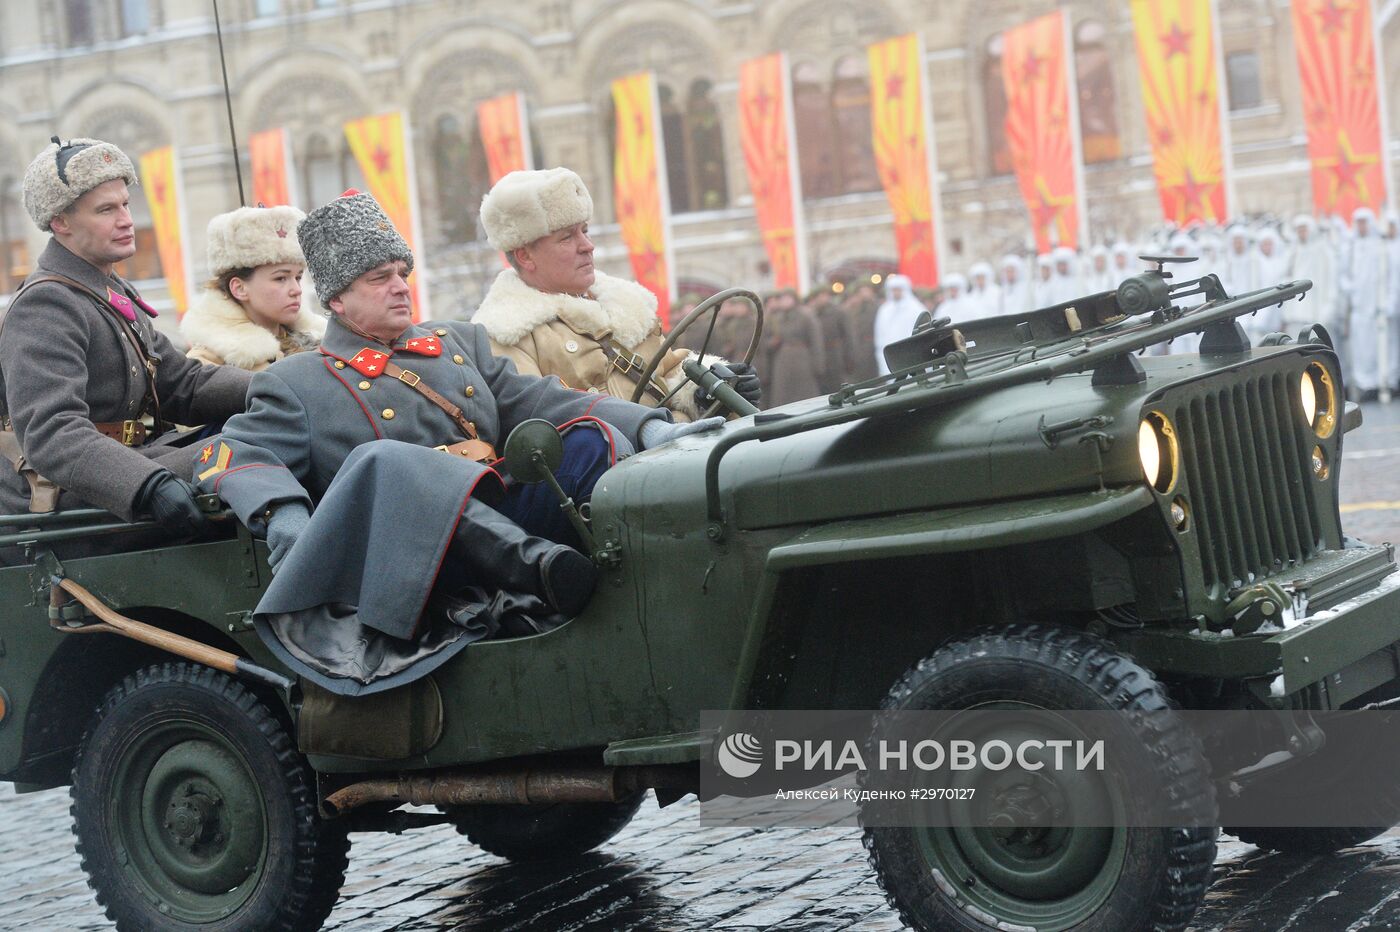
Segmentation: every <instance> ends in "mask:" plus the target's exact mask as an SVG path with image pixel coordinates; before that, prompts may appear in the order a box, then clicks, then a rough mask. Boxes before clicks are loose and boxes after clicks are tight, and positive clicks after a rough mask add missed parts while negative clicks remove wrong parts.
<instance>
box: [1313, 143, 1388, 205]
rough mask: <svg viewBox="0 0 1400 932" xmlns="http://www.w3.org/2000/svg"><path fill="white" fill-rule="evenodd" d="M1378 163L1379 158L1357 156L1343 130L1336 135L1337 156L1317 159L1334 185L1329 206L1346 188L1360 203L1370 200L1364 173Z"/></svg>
mask: <svg viewBox="0 0 1400 932" xmlns="http://www.w3.org/2000/svg"><path fill="white" fill-rule="evenodd" d="M1378 161H1379V156H1377V155H1376V154H1374V153H1372V154H1371V155H1360V156H1359V155H1357V154H1356V153H1355V152H1354V151H1353V150H1352V148H1351V137H1349V136H1348V135H1347V133H1346V131H1345V130H1343V131H1342V132H1340V133H1338V134H1337V155H1336V157H1335V158H1327V159H1318V160H1317V165H1318V166H1319V167H1320V168H1326V169H1328V170H1329V171H1331V172H1332V176H1333V178H1334V180H1335V181H1336V184H1335V185H1334V186H1333V188H1332V197H1331V205H1332V206H1336V204H1337V201H1338V199H1339V198H1340V197H1341V196H1342V193H1343V192H1344V191H1346V190H1347V189H1348V188H1351V189H1352V190H1353V191H1355V192H1356V196H1357V199H1358V200H1360V201H1363V202H1365V201H1368V200H1370V191H1369V190H1368V188H1367V186H1366V177H1365V173H1366V170H1367V168H1368V167H1369V166H1371V165H1375V164H1376V163H1377V162H1378Z"/></svg>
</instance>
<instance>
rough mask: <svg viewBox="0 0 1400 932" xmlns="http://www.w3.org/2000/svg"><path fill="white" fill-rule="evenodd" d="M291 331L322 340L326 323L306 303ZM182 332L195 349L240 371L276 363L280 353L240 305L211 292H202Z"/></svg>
mask: <svg viewBox="0 0 1400 932" xmlns="http://www.w3.org/2000/svg"><path fill="white" fill-rule="evenodd" d="M292 329H293V330H298V331H301V332H303V333H310V334H311V335H313V336H314V337H315V338H316V339H318V340H319V339H321V337H322V335H323V334H325V332H326V320H325V318H324V317H321V316H320V315H319V314H314V313H312V311H311V308H310V307H309V306H308V305H307V304H306V303H305V302H303V303H302V306H301V313H300V314H298V315H297V319H296V323H294V324H293V325H292ZM180 332H181V333H183V334H184V335H185V339H186V340H189V341H190V344H191V345H192V346H205V347H208V348H209V349H211V350H213V351H214V353H216V354H217V355H218V356H220V357H221V358H222V359H223V360H224V362H225V363H227V364H228V365H230V366H237V367H239V368H240V369H247V368H250V367H252V366H256V365H258V364H259V363H264V362H267V361H268V360H269V359H275V358H276V357H277V354H278V352H279V351H280V349H281V347H280V346H279V345H278V343H277V337H275V336H273V335H272V334H271V333H269V332H268V331H266V330H264V329H263V328H262V327H259V326H258V325H257V324H255V323H253V322H252V321H251V320H249V319H248V315H247V314H245V313H244V312H243V308H242V307H240V306H239V304H238V302H237V301H234V300H233V299H232V298H230V297H228V295H226V294H224V293H223V292H222V291H215V290H211V289H208V288H204V289H201V290H200V293H199V296H198V297H196V298H195V300H194V303H193V304H191V305H190V309H189V310H188V311H186V312H185V317H184V319H183V320H181V321H180Z"/></svg>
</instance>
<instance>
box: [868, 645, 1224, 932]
mask: <svg viewBox="0 0 1400 932" xmlns="http://www.w3.org/2000/svg"><path fill="white" fill-rule="evenodd" d="M882 707H883V708H884V709H890V710H901V711H902V710H909V711H919V710H962V709H972V708H978V709H982V708H987V709H1000V708H1005V709H1010V710H1026V711H1034V710H1038V709H1048V710H1072V709H1079V710H1088V711H1117V712H1129V713H1153V714H1151V715H1150V716H1139V715H1131V716H1129V715H1125V716H1122V721H1123V723H1124V724H1123V725H1122V728H1123V729H1124V737H1125V740H1127V741H1128V742H1129V743H1128V745H1125V746H1138V747H1140V748H1141V751H1142V753H1141V754H1139V755H1136V758H1137V759H1136V760H1135V761H1134V762H1133V767H1134V770H1133V773H1134V774H1147V775H1149V776H1151V777H1152V778H1153V780H1155V781H1161V782H1162V783H1164V784H1166V785H1169V786H1174V787H1175V788H1176V789H1177V790H1179V792H1180V795H1179V796H1176V797H1173V799H1174V801H1173V802H1170V803H1168V804H1167V806H1168V808H1167V809H1166V810H1164V811H1165V812H1166V814H1167V816H1166V817H1168V818H1170V817H1172V816H1174V815H1175V814H1177V813H1178V812H1191V813H1193V814H1194V815H1193V817H1192V820H1191V821H1192V822H1193V824H1195V825H1197V826H1200V825H1202V824H1203V822H1214V821H1215V813H1216V809H1215V793H1214V787H1213V784H1212V783H1211V779H1210V771H1209V765H1208V764H1207V762H1206V759H1205V755H1204V753H1203V751H1202V749H1201V745H1200V742H1199V740H1198V738H1197V737H1196V735H1195V734H1194V733H1193V732H1191V731H1189V730H1188V729H1187V727H1186V726H1185V724H1184V723H1183V722H1182V721H1181V719H1180V717H1179V716H1178V715H1176V713H1175V712H1174V711H1173V708H1172V705H1171V703H1170V700H1169V699H1168V697H1167V695H1166V693H1165V691H1164V690H1163V688H1162V686H1161V685H1160V684H1159V683H1158V682H1157V681H1156V680H1155V679H1154V678H1153V677H1152V675H1151V674H1150V673H1148V672H1147V671H1146V670H1145V669H1143V668H1142V667H1141V666H1139V665H1138V664H1137V663H1135V662H1134V661H1133V660H1131V659H1129V658H1128V657H1126V656H1124V655H1123V654H1120V653H1118V652H1117V651H1116V650H1115V649H1114V647H1113V645H1112V644H1110V643H1109V642H1107V641H1104V640H1102V639H1099V638H1096V637H1092V636H1090V635H1087V634H1084V633H1081V632H1078V631H1075V630H1072V629H1066V628H1058V627H1048V626H1045V627H1042V626H1013V627H1004V628H998V629H985V630H979V631H976V632H973V633H972V634H970V635H967V636H964V637H962V638H960V639H958V640H954V641H952V642H950V643H948V644H946V645H944V646H943V647H941V648H940V649H938V650H937V651H935V652H934V653H933V654H931V655H930V656H929V657H927V658H926V659H924V660H922V661H920V662H919V663H918V664H916V665H915V666H914V667H913V668H912V669H910V670H909V671H908V672H907V673H906V674H905V675H904V676H903V678H901V679H900V680H899V681H898V682H897V683H895V685H894V687H893V688H892V689H891V690H890V692H889V694H888V696H887V697H886V699H885V701H884V702H883V704H882ZM1036 722H1044V718H1043V717H1042V718H1038V719H1036ZM878 727H879V726H877V734H878ZM1033 727H1035V728H1039V726H1038V725H1036V726H1033ZM1065 727H1066V728H1067V729H1072V728H1073V727H1074V726H1073V725H1072V724H1071V723H1067V724H1066V726H1065ZM1035 733H1036V734H1037V736H1039V734H1040V733H1039V731H1036V732H1035ZM1070 734H1071V732H1069V731H1067V732H1066V735H1064V736H1060V737H1065V736H1068V735H1070ZM1045 737H1049V735H1048V734H1047V735H1045ZM982 774H986V772H985V771H983V772H982ZM970 779H972V780H974V781H981V782H986V783H990V782H991V781H992V780H994V779H999V777H997V775H989V776H988V779H987V780H986V781H982V778H981V776H980V775H978V774H974V775H973V776H972V777H971V778H970ZM1063 782H1070V781H1063ZM1081 783H1082V784H1084V785H1088V784H1089V783H1090V781H1081ZM1132 789H1137V787H1132ZM1083 791H1084V786H1083V785H1081V786H1078V787H1072V788H1071V789H1070V790H1069V791H1067V792H1083ZM982 792H984V793H985V792H986V791H985V790H983V791H982ZM1094 792H1100V793H1101V794H1102V796H1103V797H1104V798H1103V800H1102V805H1112V807H1113V809H1112V811H1115V812H1118V811H1122V810H1123V808H1124V807H1126V806H1128V805H1130V802H1129V800H1128V799H1127V796H1128V795H1129V794H1130V792H1131V791H1130V790H1127V789H1124V788H1122V787H1121V785H1120V784H1119V783H1118V781H1116V780H1114V779H1109V780H1105V781H1102V783H1101V785H1100V788H1099V789H1096V790H1094ZM1163 798H1166V797H1163ZM1203 816H1204V818H1203ZM863 821H864V820H863ZM1183 821H1186V820H1185V819H1183ZM943 824H945V825H946V824H948V823H943ZM1218 834H1219V829H1218V828H1215V827H1213V826H1208V827H1195V828H1141V827H1122V826H1119V827H1113V828H1048V829H1041V830H1038V831H1037V832H1035V833H1032V832H1026V831H1020V830H1015V831H1011V832H1009V833H1008V832H1006V831H1000V832H998V831H993V830H991V829H984V828H979V827H959V826H950V827H924V828H918V827H913V828H910V827H878V826H867V827H866V829H865V833H864V843H865V847H866V850H867V852H868V853H869V858H870V863H871V866H872V867H873V868H874V869H875V873H876V875H877V877H878V879H879V882H880V885H881V887H882V888H883V889H884V891H885V894H886V897H887V898H888V900H889V902H890V905H891V906H892V907H893V908H894V909H895V910H896V911H897V912H898V913H899V915H900V917H901V918H902V919H903V920H904V922H905V923H906V924H908V925H909V926H911V927H912V928H915V929H923V930H932V929H939V930H943V929H961V930H991V929H997V928H1012V927H1014V928H1026V927H1034V928H1035V929H1037V930H1040V932H1051V930H1075V932H1090V930H1093V932H1133V930H1147V929H1162V930H1166V929H1181V928H1183V927H1185V925H1186V924H1187V922H1188V921H1190V919H1191V917H1192V915H1194V913H1195V912H1196V909H1197V908H1198V907H1199V905H1200V903H1201V900H1202V898H1203V897H1204V896H1205V892H1206V889H1207V887H1208V886H1209V885H1210V879H1211V865H1212V863H1213V862H1214V860H1215V839H1216V836H1217V835H1218Z"/></svg>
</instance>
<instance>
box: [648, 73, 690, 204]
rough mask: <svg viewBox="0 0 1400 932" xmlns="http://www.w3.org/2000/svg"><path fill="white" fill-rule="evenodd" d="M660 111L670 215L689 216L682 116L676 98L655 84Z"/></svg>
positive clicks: (668, 88) (687, 178) (686, 150)
mask: <svg viewBox="0 0 1400 932" xmlns="http://www.w3.org/2000/svg"><path fill="white" fill-rule="evenodd" d="M656 97H657V102H658V104H659V106H660V109H661V140H662V145H664V146H665V151H666V183H667V185H668V186H669V187H670V190H671V213H673V214H684V213H689V212H690V211H692V210H694V209H695V208H694V207H692V206H691V205H692V204H693V203H694V201H692V199H691V187H690V158H689V151H688V150H689V147H688V146H687V145H686V133H685V114H684V113H682V112H681V108H680V107H679V106H677V104H676V95H675V94H674V93H673V92H672V90H671V88H670V87H668V86H667V85H665V84H657V85H656Z"/></svg>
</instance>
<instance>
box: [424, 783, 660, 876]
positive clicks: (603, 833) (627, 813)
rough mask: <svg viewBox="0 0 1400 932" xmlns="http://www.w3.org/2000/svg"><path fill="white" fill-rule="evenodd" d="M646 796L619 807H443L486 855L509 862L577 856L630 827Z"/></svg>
mask: <svg viewBox="0 0 1400 932" xmlns="http://www.w3.org/2000/svg"><path fill="white" fill-rule="evenodd" d="M645 796H646V793H644V792H638V793H634V794H633V795H631V796H628V797H627V798H626V799H621V800H618V801H617V802H615V803H544V804H539V805H523V806H522V805H488V804H473V805H469V806H444V807H443V811H444V812H446V813H447V814H448V816H449V817H451V819H452V822H453V824H454V825H456V826H457V831H459V832H461V833H462V834H463V835H465V836H467V840H468V841H470V842H471V843H472V844H474V845H476V846H477V847H478V848H480V849H481V850H483V851H486V852H489V853H490V854H494V855H496V856H497V857H501V858H506V859H507V860H510V861H548V860H556V859H559V858H571V857H577V856H579V855H581V854H584V853H585V852H588V851H592V850H593V849H594V848H596V847H598V846H599V845H601V844H602V843H603V842H605V841H607V840H608V839H609V838H611V837H613V836H614V835H616V834H617V833H618V832H620V831H622V830H623V828H625V827H626V825H627V823H628V822H631V821H632V817H633V816H634V815H636V814H637V810H638V809H639V808H641V805H642V799H643V798H645Z"/></svg>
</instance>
